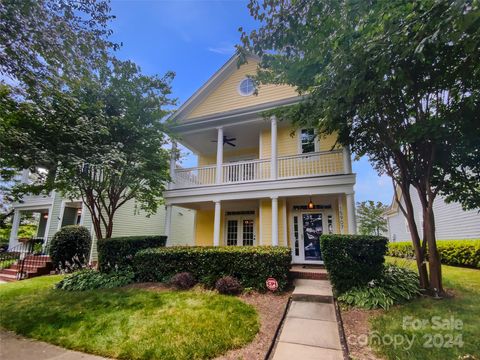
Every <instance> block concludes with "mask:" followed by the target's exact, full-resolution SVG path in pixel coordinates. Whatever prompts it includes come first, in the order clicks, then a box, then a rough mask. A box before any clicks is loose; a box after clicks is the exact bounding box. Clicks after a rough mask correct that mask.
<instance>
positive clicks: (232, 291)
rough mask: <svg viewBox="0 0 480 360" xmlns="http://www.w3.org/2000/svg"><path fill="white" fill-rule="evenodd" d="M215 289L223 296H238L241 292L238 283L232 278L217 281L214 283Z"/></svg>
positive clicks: (225, 277) (240, 286)
mask: <svg viewBox="0 0 480 360" xmlns="http://www.w3.org/2000/svg"><path fill="white" fill-rule="evenodd" d="M215 289H217V291H218V292H219V293H220V294H224V295H238V294H240V293H241V292H242V290H243V288H242V285H241V284H240V281H238V280H237V279H235V278H234V277H233V276H224V277H221V278H220V279H218V280H217V282H216V283H215Z"/></svg>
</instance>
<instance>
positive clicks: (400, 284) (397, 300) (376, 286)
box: [338, 265, 420, 310]
mask: <svg viewBox="0 0 480 360" xmlns="http://www.w3.org/2000/svg"><path fill="white" fill-rule="evenodd" d="M419 294H420V289H419V288H418V275H417V274H416V273H415V272H414V271H412V270H408V269H405V268H402V267H399V266H395V265H387V266H385V269H384V272H383V273H382V276H381V277H380V278H379V279H376V280H372V281H371V282H370V283H368V285H365V286H360V287H354V288H352V289H350V290H348V291H347V292H345V293H343V294H342V295H340V296H339V297H338V299H339V300H340V301H342V302H343V303H345V304H347V305H349V306H354V307H359V308H364V309H377V308H382V309H385V310H388V309H389V308H390V306H392V305H395V304H401V303H404V302H406V301H410V300H412V299H414V298H415V297H417V296H418V295H419Z"/></svg>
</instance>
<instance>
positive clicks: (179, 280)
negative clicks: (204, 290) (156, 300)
mask: <svg viewBox="0 0 480 360" xmlns="http://www.w3.org/2000/svg"><path fill="white" fill-rule="evenodd" d="M196 283H197V281H196V280H195V278H194V277H193V275H192V273H189V272H186V271H185V272H181V273H178V274H175V275H173V277H172V278H171V279H170V285H172V286H174V287H176V288H177V289H179V290H188V289H190V288H192V287H194V286H195V284H196Z"/></svg>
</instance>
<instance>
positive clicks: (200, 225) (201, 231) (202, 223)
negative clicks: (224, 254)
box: [195, 210, 214, 246]
mask: <svg viewBox="0 0 480 360" xmlns="http://www.w3.org/2000/svg"><path fill="white" fill-rule="evenodd" d="M213 219H214V211H213V210H197V216H196V219H195V245H197V246H213Z"/></svg>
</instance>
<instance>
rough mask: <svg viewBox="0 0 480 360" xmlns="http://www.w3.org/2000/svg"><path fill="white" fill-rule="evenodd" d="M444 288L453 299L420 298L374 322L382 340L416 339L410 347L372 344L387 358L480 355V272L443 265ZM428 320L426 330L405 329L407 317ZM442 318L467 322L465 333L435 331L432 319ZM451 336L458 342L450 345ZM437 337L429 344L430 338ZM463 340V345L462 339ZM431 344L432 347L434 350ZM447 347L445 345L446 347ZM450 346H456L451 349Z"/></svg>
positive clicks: (411, 264)
mask: <svg viewBox="0 0 480 360" xmlns="http://www.w3.org/2000/svg"><path fill="white" fill-rule="evenodd" d="M387 261H388V262H391V263H397V264H398V265H402V266H406V267H410V268H412V269H416V267H415V263H414V262H413V261H409V260H402V259H394V258H388V259H387ZM442 269H443V279H444V286H445V288H447V289H448V290H449V291H453V293H454V294H455V296H454V297H453V298H448V299H443V300H433V299H431V298H419V299H417V300H415V301H412V302H411V303H408V304H405V305H401V306H396V307H394V308H391V309H390V310H389V311H387V312H385V313H382V314H381V315H379V316H377V317H374V318H373V319H372V320H371V329H372V330H373V331H374V332H375V333H376V334H378V335H380V337H383V336H384V335H390V336H395V335H397V338H398V339H400V336H401V337H403V338H404V339H405V336H407V337H408V339H412V338H413V339H414V341H413V344H412V346H411V347H410V348H408V345H406V343H404V344H402V345H400V346H397V347H396V348H395V346H394V345H393V344H391V345H387V344H385V343H383V344H382V342H381V341H380V342H379V343H380V345H375V344H372V346H373V347H374V349H375V350H376V351H378V353H379V354H380V355H383V356H384V357H385V358H387V359H392V360H393V359H395V360H397V359H398V360H401V359H409V360H410V359H426V360H428V359H435V360H437V359H458V358H459V356H463V355H466V354H470V355H476V356H478V355H479V354H480V341H479V340H478V339H479V338H480V270H476V269H466V268H460V267H453V266H446V265H443V266H442ZM407 316H411V317H413V318H414V319H421V320H423V319H425V320H427V321H429V325H426V326H425V327H424V328H422V329H414V328H412V327H411V326H407V327H406V328H404V327H403V320H404V319H405V317H407ZM434 316H439V317H441V318H442V319H451V318H452V317H453V319H458V320H461V321H462V322H463V326H462V329H461V330H456V329H445V330H438V329H432V326H431V324H432V317H434ZM450 334H451V335H453V339H456V340H457V341H454V342H453V343H452V344H448V341H447V340H449V339H450ZM430 337H432V339H433V337H435V339H433V340H434V341H435V342H434V341H430V342H429V338H430ZM432 339H430V340H432ZM460 339H461V340H462V341H463V345H462V346H458V345H460V343H459V342H458V340H460ZM429 345H432V346H431V347H430V346H429ZM442 345H443V346H442ZM448 345H452V346H451V347H450V346H448Z"/></svg>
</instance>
